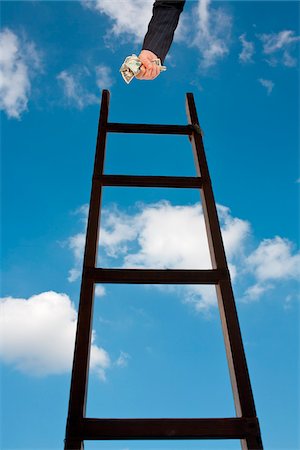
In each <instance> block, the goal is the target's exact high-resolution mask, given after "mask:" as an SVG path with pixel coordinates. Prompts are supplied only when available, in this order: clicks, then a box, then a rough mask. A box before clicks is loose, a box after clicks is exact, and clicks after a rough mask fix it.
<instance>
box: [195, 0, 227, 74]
mask: <svg viewBox="0 0 300 450" xmlns="http://www.w3.org/2000/svg"><path fill="white" fill-rule="evenodd" d="M193 18H194V21H195V23H194V24H193V27H195V28H196V34H195V37H194V38H193V39H192V40H191V38H190V37H189V40H190V41H191V45H193V46H195V47H197V48H198V49H199V51H200V54H201V67H202V68H203V69H206V68H209V67H211V66H213V65H215V64H216V63H217V62H218V61H219V60H220V59H223V58H224V57H225V56H226V55H228V53H229V43H230V36H231V28H232V17H231V16H230V15H229V13H227V12H226V11H225V10H224V9H223V8H221V7H218V8H216V7H212V6H211V0H199V2H198V4H197V6H195V8H194V11H193Z"/></svg>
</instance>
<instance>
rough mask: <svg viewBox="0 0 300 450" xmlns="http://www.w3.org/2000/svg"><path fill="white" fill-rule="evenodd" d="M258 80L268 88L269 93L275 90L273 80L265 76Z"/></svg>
mask: <svg viewBox="0 0 300 450" xmlns="http://www.w3.org/2000/svg"><path fill="white" fill-rule="evenodd" d="M258 82H259V83H260V84H261V85H262V86H263V87H264V88H266V90H267V93H268V95H270V94H271V92H272V91H273V88H274V86H275V84H274V83H273V81H272V80H265V79H264V78H259V79H258Z"/></svg>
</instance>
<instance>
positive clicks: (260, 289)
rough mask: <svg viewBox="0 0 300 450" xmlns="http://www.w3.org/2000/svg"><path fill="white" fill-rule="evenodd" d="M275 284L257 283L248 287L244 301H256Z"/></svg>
mask: <svg viewBox="0 0 300 450" xmlns="http://www.w3.org/2000/svg"><path fill="white" fill-rule="evenodd" d="M273 287H274V285H273V284H266V283H264V284H261V283H256V284H254V285H253V286H250V287H248V288H247V289H246V291H245V295H244V298H243V300H244V301H254V300H258V299H259V298H260V297H261V296H262V295H263V294H264V293H265V292H267V291H269V290H270V289H273Z"/></svg>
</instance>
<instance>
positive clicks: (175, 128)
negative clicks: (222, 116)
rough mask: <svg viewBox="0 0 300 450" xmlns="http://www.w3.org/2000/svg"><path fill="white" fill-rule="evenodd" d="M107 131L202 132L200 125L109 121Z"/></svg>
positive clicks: (149, 132) (186, 134)
mask: <svg viewBox="0 0 300 450" xmlns="http://www.w3.org/2000/svg"><path fill="white" fill-rule="evenodd" d="M106 131H107V132H110V133H139V134H177V135H185V136H191V135H192V134H193V133H200V134H201V129H200V127H199V125H191V124H189V125H155V124H143V123H115V122H108V123H107V124H106Z"/></svg>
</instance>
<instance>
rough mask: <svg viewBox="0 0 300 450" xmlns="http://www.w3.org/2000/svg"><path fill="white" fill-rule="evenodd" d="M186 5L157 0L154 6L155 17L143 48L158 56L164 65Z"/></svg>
mask: <svg viewBox="0 0 300 450" xmlns="http://www.w3.org/2000/svg"><path fill="white" fill-rule="evenodd" d="M184 3H185V1H184V0H177V1H159V0H157V1H156V2H155V3H154V5H153V15H152V18H151V20H150V23H149V25H148V31H147V33H146V36H145V38H144V42H143V47H142V48H143V50H150V51H151V52H152V53H154V54H155V55H157V56H158V57H159V58H160V60H161V62H162V63H163V61H164V59H165V57H166V55H167V53H168V51H169V48H170V46H171V44H172V41H173V37H174V32H175V30H176V28H177V25H178V21H179V16H180V14H181V12H182V10H183V7H184Z"/></svg>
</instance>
